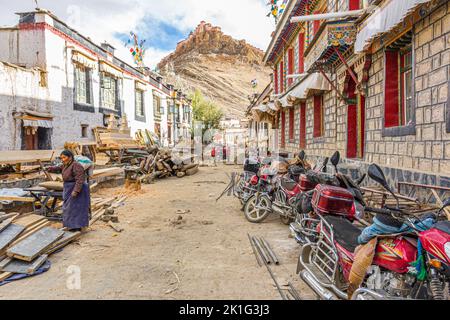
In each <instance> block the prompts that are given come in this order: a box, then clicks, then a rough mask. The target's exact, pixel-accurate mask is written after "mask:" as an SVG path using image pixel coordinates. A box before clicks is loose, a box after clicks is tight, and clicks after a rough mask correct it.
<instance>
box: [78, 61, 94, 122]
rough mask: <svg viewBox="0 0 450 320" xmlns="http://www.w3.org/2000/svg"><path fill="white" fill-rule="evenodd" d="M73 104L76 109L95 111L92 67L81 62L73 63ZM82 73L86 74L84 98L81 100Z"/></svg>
mask: <svg viewBox="0 0 450 320" xmlns="http://www.w3.org/2000/svg"><path fill="white" fill-rule="evenodd" d="M73 67H74V69H73V79H74V80H73V81H74V85H73V105H74V110H76V111H82V112H90V113H95V108H94V98H93V87H92V86H93V85H92V83H93V81H92V69H90V68H87V67H85V66H83V65H81V64H78V63H74V64H73ZM80 74H84V77H85V78H84V79H85V80H84V92H85V94H84V99H82V100H80V92H79V91H80V88H81V87H80V83H79V77H80Z"/></svg>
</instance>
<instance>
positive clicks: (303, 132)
mask: <svg viewBox="0 0 450 320" xmlns="http://www.w3.org/2000/svg"><path fill="white" fill-rule="evenodd" d="M300 148H303V149H304V148H306V103H305V102H302V103H301V104H300Z"/></svg>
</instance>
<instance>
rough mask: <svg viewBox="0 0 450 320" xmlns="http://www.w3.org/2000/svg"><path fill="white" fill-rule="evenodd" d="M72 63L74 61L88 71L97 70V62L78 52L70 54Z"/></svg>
mask: <svg viewBox="0 0 450 320" xmlns="http://www.w3.org/2000/svg"><path fill="white" fill-rule="evenodd" d="M72 61H75V62H77V63H79V64H81V65H83V66H85V67H87V68H89V69H97V61H96V60H94V59H92V58H90V57H88V56H86V55H84V54H82V53H81V52H78V51H73V52H72Z"/></svg>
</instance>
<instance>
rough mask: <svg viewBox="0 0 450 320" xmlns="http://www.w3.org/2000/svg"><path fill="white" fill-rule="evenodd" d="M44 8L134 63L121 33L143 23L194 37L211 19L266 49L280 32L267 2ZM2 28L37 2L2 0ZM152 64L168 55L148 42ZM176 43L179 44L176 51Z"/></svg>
mask: <svg viewBox="0 0 450 320" xmlns="http://www.w3.org/2000/svg"><path fill="white" fill-rule="evenodd" d="M38 2H39V6H40V7H41V8H45V9H48V10H50V11H52V12H53V13H54V14H56V15H57V16H58V17H59V18H61V19H62V20H64V21H66V22H68V24H69V25H70V26H71V27H74V28H76V29H77V30H79V31H80V32H81V33H82V34H84V35H86V36H89V37H91V38H92V39H93V40H94V41H96V42H98V43H100V42H103V41H105V40H106V41H108V42H109V43H111V44H112V45H114V46H115V47H116V48H117V54H118V56H119V57H121V58H122V59H124V60H126V61H128V62H131V60H132V59H131V57H130V55H129V53H128V51H127V50H126V49H125V48H124V44H123V43H121V41H120V40H118V39H117V38H116V37H115V35H116V34H117V33H129V32H130V31H132V30H136V29H137V28H139V26H140V25H141V22H142V21H143V19H144V18H145V19H154V20H156V21H163V22H165V23H167V24H169V25H171V26H175V27H176V28H178V29H180V30H182V31H183V32H184V33H186V34H187V33H189V31H191V30H193V29H194V28H195V27H196V26H197V24H198V23H199V22H200V21H202V20H205V21H207V22H211V23H212V24H213V25H217V26H220V27H222V30H223V31H224V32H225V33H226V34H229V35H231V36H233V37H235V38H237V39H245V40H247V41H248V42H249V43H251V44H252V45H255V46H257V47H259V48H261V49H263V50H264V49H266V46H267V44H268V42H269V41H270V34H271V32H272V31H273V29H274V23H273V20H272V19H269V18H267V17H266V14H267V12H268V8H267V6H266V3H267V0H227V1H224V0H130V1H124V0H78V1H74V0H38ZM0 7H2V10H1V12H0V25H13V24H15V23H16V22H17V17H16V16H15V15H14V12H21V11H29V10H32V9H34V7H35V4H34V0H20V1H15V2H10V1H8V0H0ZM147 45H148V46H149V48H148V50H147V56H146V63H147V64H149V65H150V66H152V67H153V66H154V65H155V64H156V63H157V62H158V61H159V60H160V59H161V58H162V57H164V56H165V55H167V54H168V53H169V52H168V51H167V50H162V49H161V48H158V47H156V46H152V43H147ZM175 45H176V43H174V46H173V49H174V48H175Z"/></svg>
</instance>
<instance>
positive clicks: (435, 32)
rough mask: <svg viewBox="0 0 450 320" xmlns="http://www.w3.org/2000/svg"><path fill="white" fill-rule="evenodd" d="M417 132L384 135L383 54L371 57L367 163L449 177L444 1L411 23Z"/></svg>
mask: <svg viewBox="0 0 450 320" xmlns="http://www.w3.org/2000/svg"><path fill="white" fill-rule="evenodd" d="M413 32H414V40H413V41H414V45H413V46H414V55H415V63H414V65H415V110H416V128H415V129H416V132H415V134H412V135H407V136H396V137H395V136H394V137H391V136H385V135H383V130H382V129H383V128H382V126H383V112H384V94H383V92H384V52H383V50H380V51H378V52H376V53H374V54H373V56H372V59H373V64H372V67H371V70H370V79H369V84H368V96H367V103H366V119H367V120H366V130H367V134H366V157H365V160H366V161H367V162H376V163H379V164H380V165H384V166H388V167H393V168H403V169H413V170H419V171H423V172H433V173H436V172H441V173H442V174H447V175H448V174H450V134H449V133H447V132H446V122H445V110H446V108H447V106H448V83H449V80H450V78H449V71H450V67H449V66H450V4H449V3H448V2H447V3H445V4H443V5H441V6H440V7H438V8H437V9H435V10H434V11H433V12H432V13H431V14H430V15H428V16H427V17H425V18H424V19H422V20H420V21H419V22H418V23H416V24H415V27H414V29H413Z"/></svg>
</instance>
